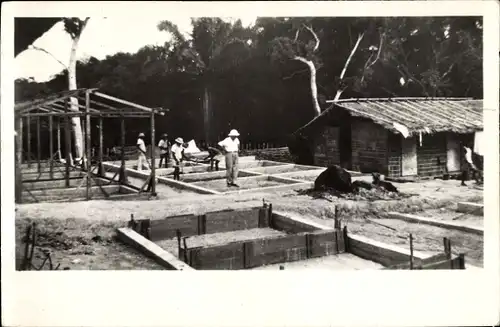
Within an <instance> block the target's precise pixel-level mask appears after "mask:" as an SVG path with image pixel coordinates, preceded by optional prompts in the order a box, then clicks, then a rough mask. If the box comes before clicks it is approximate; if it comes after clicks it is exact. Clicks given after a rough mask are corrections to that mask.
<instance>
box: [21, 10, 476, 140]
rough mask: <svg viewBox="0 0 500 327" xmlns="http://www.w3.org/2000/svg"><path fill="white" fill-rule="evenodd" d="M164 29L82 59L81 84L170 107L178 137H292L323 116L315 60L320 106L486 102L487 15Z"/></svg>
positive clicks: (52, 85)
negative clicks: (128, 48) (411, 100)
mask: <svg viewBox="0 0 500 327" xmlns="http://www.w3.org/2000/svg"><path fill="white" fill-rule="evenodd" d="M158 29H159V30H161V31H164V32H165V33H170V34H171V35H172V36H173V37H172V39H171V41H169V42H167V43H165V44H164V45H163V46H145V47H143V48H142V49H140V50H139V51H138V52H137V53H133V54H131V53H117V54H115V55H112V56H108V57H107V58H105V59H104V60H98V59H96V58H89V59H87V60H85V61H82V62H78V63H77V67H76V70H77V75H78V87H97V88H100V89H101V90H102V91H103V92H105V93H108V94H111V95H114V96H117V97H121V98H124V99H127V100H130V101H133V102H136V103H142V104H144V105H147V106H152V107H164V108H169V109H170V112H169V114H168V115H167V116H165V117H161V118H159V121H158V123H157V131H158V133H163V132H167V133H169V135H171V136H172V137H174V136H182V137H183V138H185V139H190V138H195V139H197V140H205V139H207V138H208V139H211V140H212V141H213V140H214V139H216V138H218V137H221V136H222V135H224V134H225V133H227V131H228V130H229V129H231V128H237V129H238V130H239V131H240V133H241V134H242V139H245V140H246V141H254V142H284V141H285V140H286V137H287V136H288V135H289V134H290V133H292V132H293V131H295V130H296V129H297V128H298V127H300V126H302V125H303V124H305V123H307V122H308V121H309V120H310V119H312V118H313V117H314V115H315V114H316V113H315V112H316V109H315V102H314V101H311V99H312V97H311V96H312V93H313V91H312V88H311V86H312V84H313V83H311V76H312V75H311V70H310V68H309V67H308V65H306V64H304V62H305V61H307V62H310V63H312V64H313V65H314V68H315V70H316V72H315V74H316V76H315V83H314V84H315V86H316V93H317V103H318V107H319V110H320V111H321V110H324V109H325V108H326V104H325V100H329V99H333V98H335V97H340V98H350V97H355V98H357V97H411V96H429V97H435V96H447V97H475V98H481V97H482V92H483V82H482V42H483V40H482V21H481V18H480V17H400V18H350V17H342V18H336V17H328V18H324V17H315V18H301V17H294V18H286V17H276V18H271V17H265V18H259V19H258V20H257V21H256V23H255V25H254V26H252V27H243V26H242V25H241V22H239V21H236V22H233V23H228V22H225V21H223V20H222V19H219V18H197V19H193V20H192V30H191V33H190V34H191V35H190V36H191V37H190V38H186V37H185V36H184V35H182V34H181V33H180V32H179V29H178V28H177V26H175V25H174V24H172V23H171V22H169V21H162V22H159V24H158ZM299 57H300V58H302V59H303V60H300V59H297V58H299ZM66 74H67V72H66V71H64V72H62V73H61V74H59V75H57V76H55V78H54V79H53V80H51V81H49V82H46V83H34V82H30V81H28V80H18V81H16V100H25V99H29V98H33V97H36V96H38V95H41V94H48V93H50V92H55V91H61V90H64V89H66V88H67V83H66V80H67V77H66V76H67V75H66ZM130 124H132V125H133V128H134V129H137V130H139V129H144V128H148V127H147V124H146V125H141V124H142V123H141V122H133V123H130ZM207 124H208V126H209V129H207ZM134 136H135V135H134ZM131 141H132V140H131Z"/></svg>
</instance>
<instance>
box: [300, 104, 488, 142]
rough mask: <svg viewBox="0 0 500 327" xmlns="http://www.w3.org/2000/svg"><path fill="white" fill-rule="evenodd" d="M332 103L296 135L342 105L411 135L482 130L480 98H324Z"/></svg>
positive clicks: (342, 107)
mask: <svg viewBox="0 0 500 327" xmlns="http://www.w3.org/2000/svg"><path fill="white" fill-rule="evenodd" d="M327 102H328V103H331V104H332V105H331V106H330V107H329V108H328V109H326V110H325V111H323V112H322V113H321V115H319V116H317V117H316V118H314V119H313V120H311V121H310V122H309V123H307V124H306V125H304V126H303V127H301V128H300V129H299V130H297V132H295V133H296V134H298V133H300V134H302V133H304V132H307V130H311V129H312V128H314V127H317V126H318V124H321V122H323V121H325V120H326V119H328V117H332V115H333V116H334V115H335V114H336V111H337V110H338V109H339V108H341V109H344V110H347V111H348V112H349V114H350V115H351V116H353V117H361V118H366V119H370V120H372V121H373V122H374V123H376V124H378V125H381V126H382V127H384V128H386V129H388V130H390V131H392V132H395V133H401V128H398V126H403V128H404V129H406V130H407V131H408V132H409V134H410V135H414V134H417V133H427V134H431V133H437V132H455V133H460V134H465V133H472V132H475V131H479V130H482V129H483V100H474V99H471V98H384V99H370V98H368V99H346V100H338V101H327Z"/></svg>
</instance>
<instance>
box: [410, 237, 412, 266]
mask: <svg viewBox="0 0 500 327" xmlns="http://www.w3.org/2000/svg"><path fill="white" fill-rule="evenodd" d="M410 270H413V235H412V234H410Z"/></svg>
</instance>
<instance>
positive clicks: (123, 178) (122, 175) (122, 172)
mask: <svg viewBox="0 0 500 327" xmlns="http://www.w3.org/2000/svg"><path fill="white" fill-rule="evenodd" d="M120 123H121V151H122V154H121V165H120V178H119V180H120V184H128V181H127V174H126V167H125V120H124V119H123V117H121V120H120Z"/></svg>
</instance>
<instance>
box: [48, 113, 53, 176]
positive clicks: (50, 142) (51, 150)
mask: <svg viewBox="0 0 500 327" xmlns="http://www.w3.org/2000/svg"><path fill="white" fill-rule="evenodd" d="M53 127H54V126H53V122H52V116H49V154H50V159H49V160H50V161H49V165H50V166H49V167H50V168H49V169H50V179H52V178H54V157H53V156H54V139H53V133H52V129H53Z"/></svg>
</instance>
